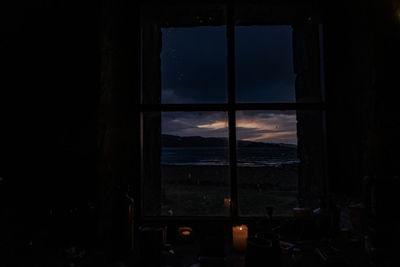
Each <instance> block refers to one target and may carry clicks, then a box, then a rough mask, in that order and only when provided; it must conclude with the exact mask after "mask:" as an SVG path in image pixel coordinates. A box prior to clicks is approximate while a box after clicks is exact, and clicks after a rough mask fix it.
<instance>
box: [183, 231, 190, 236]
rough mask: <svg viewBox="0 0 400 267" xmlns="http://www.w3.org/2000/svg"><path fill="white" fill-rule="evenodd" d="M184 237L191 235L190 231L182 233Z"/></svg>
mask: <svg viewBox="0 0 400 267" xmlns="http://www.w3.org/2000/svg"><path fill="white" fill-rule="evenodd" d="M182 235H186V236H188V235H190V231H182Z"/></svg>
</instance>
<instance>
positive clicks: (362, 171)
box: [323, 1, 377, 196]
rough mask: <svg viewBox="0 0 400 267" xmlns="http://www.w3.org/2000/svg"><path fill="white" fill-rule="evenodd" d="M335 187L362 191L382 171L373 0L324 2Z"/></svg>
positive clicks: (331, 177) (330, 150)
mask: <svg viewBox="0 0 400 267" xmlns="http://www.w3.org/2000/svg"><path fill="white" fill-rule="evenodd" d="M323 17H324V50H325V58H324V61H325V78H326V79H325V81H326V101H327V134H328V139H327V140H328V161H329V180H330V182H329V191H330V192H331V193H333V194H338V193H339V194H344V195H347V196H360V194H361V191H362V181H363V176H364V175H372V174H373V173H375V172H376V167H377V164H376V159H377V155H376V146H375V143H376V139H377V136H376V125H375V123H376V119H377V118H376V103H375V101H376V99H375V93H376V89H375V78H374V76H375V73H374V71H375V54H374V51H375V44H374V38H375V34H376V33H375V17H376V14H375V10H374V8H373V1H362V2H361V1H334V2H333V1H331V2H330V3H329V2H326V3H325V6H324V14H323Z"/></svg>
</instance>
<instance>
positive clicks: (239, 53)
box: [161, 26, 295, 103]
mask: <svg viewBox="0 0 400 267" xmlns="http://www.w3.org/2000/svg"><path fill="white" fill-rule="evenodd" d="M235 33H236V42H235V46H236V56H235V60H236V80H237V97H238V101H240V102H271V101H272V102H285V101H289V102H292V101H294V97H295V95H294V79H295V75H294V74H293V63H292V61H293V60H292V57H293V53H292V37H291V36H292V29H291V27H290V26H237V27H236V31H235ZM162 44H163V45H162V53H161V62H162V67H161V70H162V90H163V92H162V95H163V103H185V102H186V103H210V102H225V101H226V99H227V92H226V91H227V89H226V29H225V27H224V26H219V27H211V26H210V27H194V28H164V29H162Z"/></svg>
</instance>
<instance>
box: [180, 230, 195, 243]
mask: <svg viewBox="0 0 400 267" xmlns="http://www.w3.org/2000/svg"><path fill="white" fill-rule="evenodd" d="M192 232H193V230H192V228H191V227H179V228H178V236H179V240H181V241H184V242H188V241H192V240H193V233H192Z"/></svg>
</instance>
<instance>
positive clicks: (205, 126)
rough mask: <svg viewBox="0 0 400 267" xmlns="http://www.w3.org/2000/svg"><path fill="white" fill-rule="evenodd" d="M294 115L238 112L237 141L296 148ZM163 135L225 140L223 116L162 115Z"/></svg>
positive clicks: (226, 132)
mask: <svg viewBox="0 0 400 267" xmlns="http://www.w3.org/2000/svg"><path fill="white" fill-rule="evenodd" d="M296 123H297V120H296V113H295V112H294V111H287V112H283V111H238V112H237V124H236V127H237V130H236V132H237V138H238V139H239V140H248V141H259V142H268V143H290V144H297V129H296ZM162 131H163V133H164V134H172V135H179V136H203V137H228V118H227V114H226V113H225V112H211V111H206V112H164V113H163V116H162Z"/></svg>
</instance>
